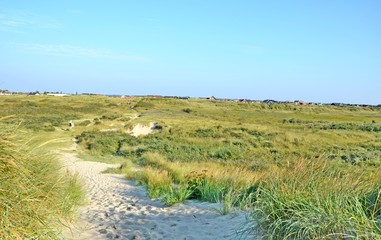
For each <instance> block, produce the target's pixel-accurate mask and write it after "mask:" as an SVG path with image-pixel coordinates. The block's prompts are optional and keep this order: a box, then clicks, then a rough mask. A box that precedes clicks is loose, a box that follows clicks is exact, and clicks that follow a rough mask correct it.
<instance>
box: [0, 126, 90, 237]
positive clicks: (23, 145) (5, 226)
mask: <svg viewBox="0 0 381 240" xmlns="http://www.w3.org/2000/svg"><path fill="white" fill-rule="evenodd" d="M0 128H1V131H0V176H1V181H0V216H1V218H0V239H56V238H58V235H59V228H61V219H63V218H66V219H67V218H71V217H73V213H74V210H75V207H76V206H77V205H78V204H79V203H80V202H81V201H82V197H83V194H82V189H81V187H80V184H79V183H78V180H77V177H76V176H73V175H71V174H69V173H60V168H61V167H60V166H59V164H58V162H57V161H56V159H54V157H53V156H52V155H50V154H49V153H47V152H45V151H43V150H42V149H41V148H38V146H37V145H36V143H34V144H33V143H31V142H26V140H27V139H28V132H23V131H21V130H19V129H12V128H9V126H7V125H4V124H2V123H0ZM38 145H41V144H38Z"/></svg>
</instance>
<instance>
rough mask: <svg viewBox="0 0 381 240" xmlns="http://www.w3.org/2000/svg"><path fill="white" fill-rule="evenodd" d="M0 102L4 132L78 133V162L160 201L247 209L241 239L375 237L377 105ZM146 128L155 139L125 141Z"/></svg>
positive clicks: (379, 220) (380, 138) (379, 207)
mask: <svg viewBox="0 0 381 240" xmlns="http://www.w3.org/2000/svg"><path fill="white" fill-rule="evenodd" d="M0 103H1V106H2V107H1V109H2V111H0V118H1V124H3V125H4V126H6V127H4V128H2V129H3V130H2V131H3V132H4V134H9V133H6V132H7V131H6V129H14V128H17V129H18V130H17V131H23V132H25V135H27V136H28V135H34V136H35V137H34V138H36V139H38V140H39V141H40V142H43V141H49V139H58V138H68V137H76V139H77V143H78V144H79V145H80V146H81V149H83V152H82V158H84V159H91V160H94V159H95V160H97V161H105V162H113V163H121V164H122V167H121V168H120V169H111V170H110V171H113V172H118V173H122V174H125V175H126V176H127V177H128V178H130V179H136V180H137V182H138V183H140V184H143V185H145V186H146V187H147V190H148V193H149V195H150V196H151V197H153V198H160V199H162V200H163V201H164V202H165V203H166V204H167V205H173V204H176V203H178V202H182V201H184V200H186V199H199V200H203V201H211V202H220V203H222V206H223V207H222V208H221V210H220V211H221V214H225V213H228V212H230V211H233V210H235V209H244V210H248V211H250V212H252V220H253V221H256V222H257V223H258V228H252V227H250V223H248V227H247V232H246V233H245V234H249V236H250V232H251V231H260V232H261V233H262V235H263V236H264V237H265V238H266V239H381V228H380V227H381V215H380V214H381V213H380V211H381V203H380V202H381V196H380V194H381V178H380V174H379V172H380V163H381V109H380V108H372V107H368V108H364V107H335V106H297V105H293V104H263V103H253V104H252V103H250V104H244V103H235V102H212V101H208V100H201V99H190V100H179V99H162V98H135V99H117V98H108V97H101V96H71V97H62V98H60V97H49V96H31V97H26V96H2V97H0ZM69 120H73V121H74V124H75V127H74V129H73V130H72V131H67V130H68V126H67V124H68V122H69ZM150 122H155V123H156V124H155V129H154V132H153V134H150V135H146V136H140V137H133V136H131V135H130V133H129V131H130V130H131V129H132V127H133V126H135V125H136V124H138V123H141V124H146V125H148V124H149V123H150ZM4 136H8V135H4ZM4 139H7V137H4ZM22 139H24V141H25V137H23V138H22ZM4 141H5V140H4ZM7 141H8V140H7ZM8 142H14V141H13V140H9V141H8ZM1 143H2V145H1V146H3V145H4V144H5V143H6V142H4V143H3V142H1ZM4 146H7V145H6V144H5V145H4ZM53 147H54V144H46V145H44V146H43V147H41V149H45V150H47V149H48V148H50V149H51V148H53ZM2 149H3V147H2V148H1V150H2ZM5 156H6V155H5ZM7 159H8V158H7ZM26 159H27V158H26ZM35 178H41V177H40V176H36V177H35ZM63 186H64V184H63ZM2 188H3V185H2ZM3 192H4V191H3V190H2V191H0V194H3ZM5 193H6V194H8V193H7V192H4V194H5ZM4 194H3V195H4ZM57 194H59V193H57ZM0 196H2V195H0ZM4 196H6V195H4ZM20 196H21V195H20ZM0 211H3V212H1V214H2V215H4V214H5V213H6V212H7V208H6V207H2V208H1V209H0ZM3 224H5V223H3V222H2V226H5V225H3ZM4 229H5V228H4ZM8 229H10V228H9V227H8ZM0 231H1V230H0ZM0 233H1V232H0Z"/></svg>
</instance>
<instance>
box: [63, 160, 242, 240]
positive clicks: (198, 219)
mask: <svg viewBox="0 0 381 240" xmlns="http://www.w3.org/2000/svg"><path fill="white" fill-rule="evenodd" d="M61 159H62V161H64V164H65V167H66V168H67V169H69V170H70V171H73V172H77V173H78V174H79V176H80V177H81V178H83V179H84V180H85V182H86V188H87V198H88V202H89V204H88V205H86V206H85V207H82V208H80V210H79V221H78V222H77V223H75V224H73V225H71V227H70V229H69V228H68V229H65V230H64V232H63V237H62V239H83V240H85V239H86V240H87V239H135V240H137V239H163V240H164V239H187V240H191V239H237V238H239V236H238V235H237V234H236V231H237V230H239V229H240V228H241V227H242V226H243V224H244V223H245V221H246V215H245V214H244V213H235V214H229V215H224V216H222V215H220V214H218V213H217V212H216V211H215V210H211V209H213V208H214V207H217V205H215V204H210V203H200V202H195V201H189V202H187V203H186V204H179V205H176V206H174V207H165V206H163V204H162V203H161V202H160V201H154V200H150V199H149V198H148V197H147V193H146V191H145V189H144V188H143V187H141V186H136V185H135V184H134V182H132V181H127V180H126V179H125V178H123V177H122V176H120V175H112V174H102V173H101V172H102V171H103V170H105V169H107V168H109V167H115V165H109V164H105V163H96V162H85V161H80V159H78V158H77V156H76V154H75V153H61Z"/></svg>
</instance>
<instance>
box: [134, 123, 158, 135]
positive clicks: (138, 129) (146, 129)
mask: <svg viewBox="0 0 381 240" xmlns="http://www.w3.org/2000/svg"><path fill="white" fill-rule="evenodd" d="M154 127H155V123H153V122H151V123H150V124H149V125H148V126H145V125H143V124H141V123H138V124H136V125H135V126H134V128H133V129H132V131H131V134H132V135H133V136H135V137H138V136H140V135H147V134H150V133H152V131H153V128H154Z"/></svg>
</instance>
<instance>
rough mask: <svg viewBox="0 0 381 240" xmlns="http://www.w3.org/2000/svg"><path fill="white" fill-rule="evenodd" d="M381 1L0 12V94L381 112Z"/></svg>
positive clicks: (4, 5)
mask: <svg viewBox="0 0 381 240" xmlns="http://www.w3.org/2000/svg"><path fill="white" fill-rule="evenodd" d="M380 12H381V1H379V0H373V1H372V0H361V1H359V0H356V1H355V0H335V1H331V0H319V1H306V0H303V1H302V0H287V1H286V0H284V1H280V0H279V1H275V0H274V1H271V0H269V1H259V0H258V1H257V0H236V1H232V0H231V1H226V0H208V1H205V0H161V1H158V0H139V1H132V0H119V1H118V0H108V1H87V0H82V1H78V0H65V1H47V0H46V1H43V0H35V1H30V0H18V1H14V0H1V2H0V89H7V90H10V91H26V92H29V91H37V90H38V91H40V92H44V91H50V92H57V91H58V92H65V93H76V92H78V93H101V94H121V95H124V94H126V95H150V94H154V95H171V96H174V95H175V96H191V97H209V96H216V97H220V98H248V99H255V100H265V99H274V100H288V101H293V100H304V101H311V102H324V103H329V102H345V103H362V104H381V94H380V89H381V14H380Z"/></svg>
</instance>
